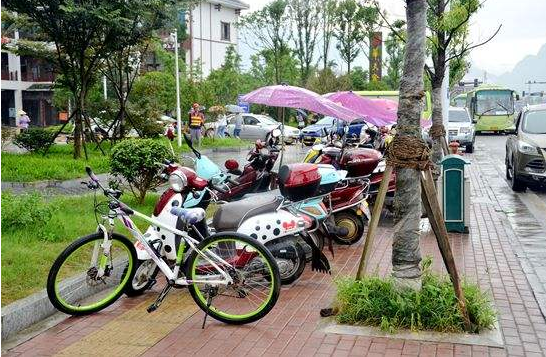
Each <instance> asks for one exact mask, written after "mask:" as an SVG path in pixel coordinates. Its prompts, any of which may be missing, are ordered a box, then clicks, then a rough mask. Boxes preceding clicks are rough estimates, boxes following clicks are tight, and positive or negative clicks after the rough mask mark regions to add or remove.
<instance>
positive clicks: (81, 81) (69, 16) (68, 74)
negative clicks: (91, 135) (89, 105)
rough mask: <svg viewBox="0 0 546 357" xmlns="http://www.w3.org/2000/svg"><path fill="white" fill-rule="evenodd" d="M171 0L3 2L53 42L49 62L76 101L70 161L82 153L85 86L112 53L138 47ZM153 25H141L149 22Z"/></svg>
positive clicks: (48, 40) (87, 119)
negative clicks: (134, 46) (150, 19)
mask: <svg viewBox="0 0 546 357" xmlns="http://www.w3.org/2000/svg"><path fill="white" fill-rule="evenodd" d="M169 3H171V2H170V1H167V0H165V1H159V0H135V1H124V0H96V1H92V2H91V1H71V0H26V1H19V0H6V1H4V3H3V6H4V7H5V9H7V10H9V11H13V12H16V13H17V14H18V16H21V17H22V18H24V19H26V20H27V21H28V23H29V26H32V27H34V28H36V29H38V30H39V32H40V33H41V34H42V35H43V38H44V40H45V41H47V42H50V43H52V44H53V46H54V48H53V49H52V50H53V51H52V52H53V56H52V57H53V64H54V66H55V69H56V71H57V72H58V73H60V74H62V80H63V83H61V84H62V85H63V86H65V87H66V88H68V89H69V90H70V92H71V94H72V96H73V99H74V108H75V116H74V124H75V132H74V158H78V157H80V155H81V147H82V142H83V124H84V122H87V125H89V124H90V123H89V118H88V116H87V114H86V99H87V95H88V92H89V88H90V87H91V85H92V84H93V82H94V81H95V80H96V75H97V72H98V70H99V68H100V66H101V65H102V62H103V61H104V60H105V59H106V58H108V57H109V56H111V54H112V53H115V52H116V51H118V50H120V49H123V48H126V47H130V46H133V45H135V44H137V43H139V42H140V41H141V39H142V37H143V35H144V34H145V33H146V31H150V30H151V29H153V28H158V27H160V26H161V22H160V21H159V19H160V18H161V16H158V14H163V13H164V12H165V11H168V6H166V5H167V4H169ZM149 17H151V18H154V19H158V21H151V23H152V26H142V24H145V23H148V22H147V21H146V20H145V19H147V18H149Z"/></svg>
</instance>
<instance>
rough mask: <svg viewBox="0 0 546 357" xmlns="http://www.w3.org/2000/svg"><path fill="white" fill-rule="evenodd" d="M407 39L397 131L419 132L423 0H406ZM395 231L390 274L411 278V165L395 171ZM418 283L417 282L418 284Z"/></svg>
mask: <svg viewBox="0 0 546 357" xmlns="http://www.w3.org/2000/svg"><path fill="white" fill-rule="evenodd" d="M406 3H407V7H406V17H407V24H408V25H407V42H406V51H405V55H404V68H403V75H402V78H401V80H400V103H399V105H398V128H399V130H398V135H400V136H413V137H420V136H421V127H420V119H421V111H422V102H421V99H420V98H422V96H423V95H424V92H423V91H424V84H423V67H424V65H425V29H426V2H425V0H406ZM395 209H396V215H395V222H396V225H395V231H394V236H393V249H392V266H393V276H394V277H395V278H397V279H398V280H406V281H412V279H419V278H420V276H421V268H420V267H419V262H420V261H421V251H420V248H419V237H420V234H419V221H420V218H421V186H420V173H419V171H418V170H415V169H410V168H399V169H397V171H396V196H395ZM419 285H420V284H419Z"/></svg>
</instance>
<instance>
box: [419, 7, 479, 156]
mask: <svg viewBox="0 0 546 357" xmlns="http://www.w3.org/2000/svg"><path fill="white" fill-rule="evenodd" d="M428 5H429V6H428V7H427V23H428V27H429V30H430V35H429V37H428V41H427V44H428V51H429V53H430V54H431V57H432V64H433V65H432V68H431V67H429V66H425V70H426V73H427V75H428V77H429V79H430V83H431V87H432V104H433V105H432V122H433V124H435V125H443V115H442V113H443V110H442V100H441V96H442V94H441V88H442V83H443V81H444V77H445V75H446V73H445V72H446V66H447V63H449V62H450V61H451V60H456V61H455V62H454V66H455V67H454V72H453V73H454V76H455V77H458V76H461V75H462V76H464V73H461V72H463V71H465V70H466V66H465V59H464V57H465V56H466V55H467V54H468V52H469V51H470V50H471V49H472V48H474V47H476V46H477V45H470V44H469V43H468V42H467V37H468V25H469V21H470V19H471V17H472V16H473V15H474V14H475V13H476V12H477V11H478V9H479V8H480V5H481V4H480V2H479V0H453V1H449V7H448V0H430V1H428ZM487 41H489V40H487ZM487 41H485V42H487ZM485 42H484V43H485ZM457 72H458V73H457ZM447 75H448V76H449V75H450V74H449V73H448V74H447ZM441 140H442V139H441V138H433V146H432V149H433V150H432V152H433V155H432V159H433V161H434V162H436V163H438V162H440V160H441V159H442V156H443V152H442V141H441Z"/></svg>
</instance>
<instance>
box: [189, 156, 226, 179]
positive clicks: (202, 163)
mask: <svg viewBox="0 0 546 357" xmlns="http://www.w3.org/2000/svg"><path fill="white" fill-rule="evenodd" d="M195 172H196V173H197V176H199V177H201V178H203V179H205V180H210V179H211V178H213V177H214V176H217V175H220V174H221V173H222V171H221V170H220V168H219V167H218V165H216V164H215V163H214V162H212V161H211V160H210V159H209V158H208V157H206V156H205V155H201V158H199V159H196V160H195Z"/></svg>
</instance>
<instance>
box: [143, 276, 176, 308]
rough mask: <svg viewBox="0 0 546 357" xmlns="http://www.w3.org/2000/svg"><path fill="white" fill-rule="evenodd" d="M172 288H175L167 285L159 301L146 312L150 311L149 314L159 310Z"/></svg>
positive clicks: (156, 300)
mask: <svg viewBox="0 0 546 357" xmlns="http://www.w3.org/2000/svg"><path fill="white" fill-rule="evenodd" d="M172 287H173V286H172V284H169V283H167V285H165V287H164V288H163V290H161V292H160V293H159V296H158V297H157V299H155V301H154V303H153V304H152V305H150V306H148V308H147V309H146V311H148V313H151V312H154V311H155V310H157V308H158V307H159V306H160V305H161V303H162V302H163V300H164V299H165V297H166V296H167V294H168V293H169V291H170V290H171V289H172Z"/></svg>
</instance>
